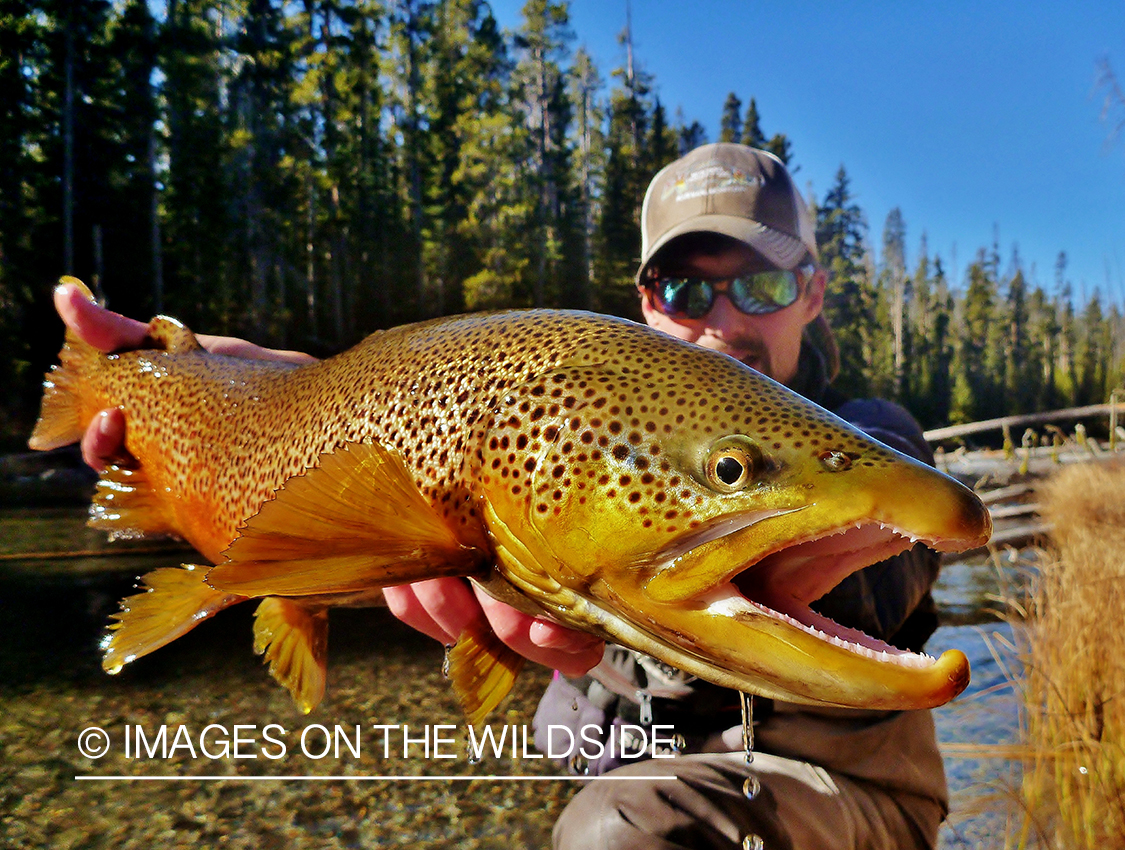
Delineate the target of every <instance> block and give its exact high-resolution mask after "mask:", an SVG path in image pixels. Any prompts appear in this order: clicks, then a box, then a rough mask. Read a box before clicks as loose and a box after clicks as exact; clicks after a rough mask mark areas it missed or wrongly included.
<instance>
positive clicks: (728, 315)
mask: <svg viewBox="0 0 1125 850" xmlns="http://www.w3.org/2000/svg"><path fill="white" fill-rule="evenodd" d="M747 318H748V317H747V316H746V314H745V313H742V312H741V311H740V310H739V309H738V308H737V307H735V306H734V302H733V301H731V299H730V293H729V292H727V287H725V286H724V287H722V288H721V289H718V290H717V291H716V292H715V301H714V303H713V304H712V305H711V310H710V312H708V313H707V315H706V316H704V317H703V321H705V322H706V323H707V326H708V328H709V329H710V330H711V332H712V334H713V335H714V336H717V337H720V338H726V337H729V336H732V335H735V334H737V333H738V332H739V331H740V329H741V328H742V327H743V326H744V325H745V324H746V320H747Z"/></svg>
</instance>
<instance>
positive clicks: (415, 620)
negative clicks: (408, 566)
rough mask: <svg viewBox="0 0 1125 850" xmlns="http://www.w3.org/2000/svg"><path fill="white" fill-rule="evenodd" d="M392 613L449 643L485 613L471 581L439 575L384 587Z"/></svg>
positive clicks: (416, 627)
mask: <svg viewBox="0 0 1125 850" xmlns="http://www.w3.org/2000/svg"><path fill="white" fill-rule="evenodd" d="M383 598H384V599H385V600H386V601H387V607H389V608H390V609H391V613H392V614H394V615H395V616H396V617H398V618H399V619H400V620H402V621H403V622H404V623H406V625H408V626H411V627H412V628H415V629H417V630H418V631H420V632H422V633H423V634H427V635H429V636H430V637H432V638H433V639H434V640H438V641H441V642H442V643H443V644H445V645H446V646H449V645H451V644H454V643H456V642H457V637H458V636H459V635H460V634H461V632H462V631H463V630H464V628H465V626H467V625H468V624H469V623H471V622H473V620H474V619H476V618H478V617H479V618H482V619H483V617H484V613H483V612H482V611H481V607H480V605H479V604H478V603H477V600H476V597H474V596H473V593H472V591H471V590H469V584H468V582H466V581H465V580H463V579H459V578H435V579H430V580H429V581H418V582H414V584H406V585H401V586H399V587H387V588H384V589H383Z"/></svg>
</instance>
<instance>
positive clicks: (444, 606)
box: [383, 578, 605, 676]
mask: <svg viewBox="0 0 1125 850" xmlns="http://www.w3.org/2000/svg"><path fill="white" fill-rule="evenodd" d="M383 596H384V598H385V599H386V601H387V606H388V607H389V608H390V609H391V613H393V614H394V615H395V616H396V617H398V618H399V619H400V620H402V621H403V622H404V623H406V624H407V625H408V626H411V627H412V628H415V629H417V630H418V631H420V632H422V633H423V634H426V635H429V636H430V637H432V638H434V639H435V640H438V641H441V643H443V644H445V645H447V646H448V645H450V644H453V643H456V641H457V637H458V636H459V635H460V634H461V632H462V631H463V630H464V628H465V627H466V626H467V625H469V624H470V623H471V622H473V621H474V620H476V619H477V618H482V619H484V620H487V622H488V624H489V626H491V628H492V630H493V631H495V632H496V635H497V636H498V637H499V638H500V640H502V641H503V642H504V643H505V644H507V645H508V646H510V647H511V648H512V649H514V650H515V651H516V652H518V653H519V654H520V655H522V656H524V657H525V658H527V659H528V660H530V661H535V662H536V663H539V664H542V665H544V666H546V667H551V668H554V669H556V670H561V671H562V672H563V673H565V674H567V675H568V676H580V675H582V674H583V673H585V672H586V671H587V670H589V669H591V668H592V667H595V666H597V664H598V662H599V661H601V658H602V652H603V650H604V649H605V644H604V643H603V642H602V641H601V640H599V639H598V638H595V637H593V636H592V635H588V634H585V633H583V632H578V631H575V630H573V629H568V628H566V627H565V626H560V625H558V624H557V623H552V622H550V621H548V620H544V619H541V618H537V617H532V616H530V615H528V614H525V613H523V612H522V611H518V610H516V609H515V608H513V607H511V606H510V605H507V604H505V603H503V602H499V601H497V600H495V599H493V598H492V597H491V596H489V595H488V594H487V593H485V592H484V591H483V590H480V589H479V588H477V587H476V586H475V585H474V586H472V587H471V588H470V585H469V582H467V581H465V580H464V579H456V578H440V579H431V580H430V581H420V582H415V583H414V584H409V585H402V586H400V587H388V588H385V589H384V590H383Z"/></svg>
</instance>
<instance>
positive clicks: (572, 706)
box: [570, 697, 578, 711]
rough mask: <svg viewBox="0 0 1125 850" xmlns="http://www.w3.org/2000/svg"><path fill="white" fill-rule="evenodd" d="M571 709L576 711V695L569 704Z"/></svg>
mask: <svg viewBox="0 0 1125 850" xmlns="http://www.w3.org/2000/svg"><path fill="white" fill-rule="evenodd" d="M570 710H571V711H578V697H575V698H574V702H572V703H571V704H570Z"/></svg>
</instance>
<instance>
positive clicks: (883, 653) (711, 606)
mask: <svg viewBox="0 0 1125 850" xmlns="http://www.w3.org/2000/svg"><path fill="white" fill-rule="evenodd" d="M707 612H708V613H709V614H715V615H717V616H727V617H736V618H737V617H738V615H740V614H741V615H745V614H751V613H753V614H765V615H767V616H769V617H772V618H773V619H775V620H781V621H782V622H784V623H788V624H789V625H791V626H794V627H795V628H798V629H800V630H801V631H803V632H805V633H806V634H810V635H812V636H813V637H815V638H817V639H818V640H822V641H824V642H825V643H828V644H831V645H832V646H837V647H839V648H840V649H846V650H847V651H848V652H852V653H855V654H856V655H860V656H863V657H864V658H870V659H872V660H875V661H879V662H883V663H887V664H898V665H900V666H902V667H910V668H915V669H924V668H926V667H929V666H930V665H931V664H933V663H934V662H935V659H934V658H933V657H932V656H930V655H926V654H925V653H914V652H907V651H906V650H902V649H898V648H897V647H893V646H891V645H890V644H884V643H883V642H882V641H880V640H878V639H877V638H872V637H871V636H869V635H865V634H863V633H862V632H860V631H858V630H857V629H850V628H848V627H846V626H840V625H838V624H837V623H834V622H833V621H832V620H829V619H828V618H827V617H820V616H819V615H817V614H816V613H815V612H813V611H812V610H811V609H810V610H809V612H808V613H809V614H810V615H811V616H813V617H817V618H818V619H820V620H821V621H822V622H825V623H832V625H833V626H835V627H836V628H838V629H839V630H840V631H841V632H842V633H844V634H854V635H856V636H857V637H860V636H862V637H863V638H866V640H869V641H871V642H872V643H877V644H881V645H883V646H885V647H886V649H878V648H875V647H870V646H864V645H863V644H862V643H859V642H857V641H852V640H848V639H847V638H846V637H844V636H842V635H841V634H833V633H831V632H827V631H825V630H823V629H820V628H817V627H816V626H815V625H812V624H809V623H803V622H801V621H800V620H798V619H797V618H796V617H793V616H791V615H789V614H786V613H783V612H781V611H775V610H774V609H773V608H770V607H768V606H765V605H762V604H760V603H758V602H754V601H753V600H751V599H747V598H746V597H745V596H742V595H741V594H740V593H738V592H737V591H734V590H731V591H729V592H726V593H722V595H716V597H715V598H714V599H712V600H711V601H709V602H708V603H707Z"/></svg>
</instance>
